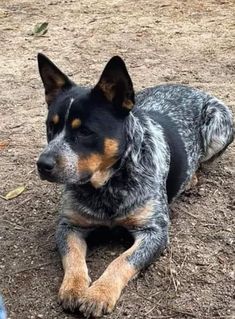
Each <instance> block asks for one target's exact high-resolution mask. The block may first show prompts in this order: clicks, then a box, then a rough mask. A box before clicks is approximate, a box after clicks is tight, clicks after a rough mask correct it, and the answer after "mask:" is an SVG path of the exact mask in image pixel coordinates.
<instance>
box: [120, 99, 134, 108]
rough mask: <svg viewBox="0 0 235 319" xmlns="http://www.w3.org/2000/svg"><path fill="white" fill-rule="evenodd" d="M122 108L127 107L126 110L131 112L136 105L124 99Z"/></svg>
mask: <svg viewBox="0 0 235 319" xmlns="http://www.w3.org/2000/svg"><path fill="white" fill-rule="evenodd" d="M122 106H123V107H125V108H126V109H128V110H131V109H132V108H133V106H134V103H133V102H132V101H131V100H129V99H124V101H123V103H122Z"/></svg>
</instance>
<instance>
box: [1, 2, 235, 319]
mask: <svg viewBox="0 0 235 319" xmlns="http://www.w3.org/2000/svg"><path fill="white" fill-rule="evenodd" d="M234 12H235V4H234V1H233V0H231V1H229V0H223V1H222V0H214V1H213V0H209V1H196V0H191V1H189V0H188V1H177V0H171V1H170V0H169V1H159V0H157V1H148V0H141V1H135V0H130V1H122V0H119V1H117V0H116V1H107V0H100V1H96V0H91V1H85V0H80V1H79V0H45V1H39V0H34V1H32V0H31V1H29V0H25V1H23V0H22V1H19V0H9V1H7V0H1V3H0V31H1V32H0V43H1V49H0V50H1V57H0V109H1V122H0V141H1V142H2V141H6V142H7V143H9V144H8V145H7V146H5V147H1V148H0V156H1V162H0V163H1V164H0V165H1V170H0V176H1V185H0V187H1V188H0V194H5V193H6V192H8V191H9V190H11V189H14V188H15V187H17V186H19V185H26V191H25V192H24V193H23V194H22V195H21V196H19V197H17V198H16V199H14V200H11V201H7V202H6V201H4V200H3V199H0V205H1V206H0V207H1V208H0V210H1V215H0V244H1V249H0V278H1V279H0V291H1V292H2V293H3V295H4V297H5V300H6V305H7V308H8V312H9V318H11V319H16V318H17V319H25V318H35V319H36V318H48V319H50V318H51V319H52V318H53V319H55V318H75V316H74V315H72V314H66V313H64V312H63V311H62V309H61V308H60V306H59V305H58V304H57V297H56V296H57V291H58V288H59V285H60V282H61V279H62V269H61V264H60V259H59V257H58V254H57V251H56V248H55V241H54V230H55V226H56V219H57V211H58V207H59V199H60V190H59V188H58V187H56V186H54V185H50V184H47V183H43V182H41V181H40V180H39V178H38V177H37V174H36V171H35V160H36V158H37V156H38V154H39V152H40V150H41V149H42V146H43V144H44V143H45V132H44V126H43V123H44V119H45V114H46V106H45V103H44V97H43V90H42V85H41V82H40V79H39V76H38V73H37V66H36V54H37V52H44V53H46V54H48V55H49V56H50V57H51V58H52V59H54V61H56V62H57V64H58V65H59V66H60V67H61V68H62V69H63V70H65V71H66V72H67V73H68V74H69V75H71V76H72V78H73V79H74V80H75V81H77V82H78V83H81V84H88V83H92V84H94V83H95V82H96V80H97V79H98V76H99V74H100V72H101V70H102V68H103V66H104V64H105V63H106V61H107V60H108V59H109V58H110V57H111V56H112V55H116V54H119V55H121V56H122V57H123V58H124V59H125V60H126V63H127V65H128V67H129V70H130V74H131V75H132V77H133V80H134V83H135V87H136V89H141V88H143V87H147V86H150V85H155V84H159V83H164V82H174V83H184V84H189V85H192V86H195V87H197V88H201V89H204V90H207V91H209V92H211V93H212V94H214V95H216V96H218V97H220V98H221V99H223V100H224V101H225V102H226V103H227V104H228V105H229V106H230V107H231V108H232V109H233V111H235V100H234V83H235V67H234V66H235V56H234V49H235V24H234ZM44 21H47V22H49V31H48V33H47V34H46V35H45V36H44V37H38V38H35V37H32V36H30V35H28V33H29V32H31V31H32V29H33V27H34V25H35V24H36V23H38V22H44ZM7 143H6V144H7ZM234 160H235V149H234V146H231V147H229V149H228V151H227V152H226V153H225V154H224V155H223V157H222V158H221V159H220V160H219V161H218V162H217V163H215V164H214V165H213V166H211V167H208V168H206V169H204V171H203V172H202V173H201V177H200V182H199V185H198V186H197V187H196V188H194V189H193V190H192V191H189V192H188V193H186V194H185V195H183V196H182V197H181V199H180V200H178V201H177V203H176V204H175V205H174V207H173V216H174V218H173V220H172V226H171V244H170V247H169V249H168V251H167V252H166V253H165V255H164V256H163V257H162V258H161V259H160V260H159V261H157V262H155V263H154V264H152V265H151V266H150V267H149V268H148V269H147V270H146V271H144V272H142V273H141V275H140V276H139V277H138V278H137V279H136V280H134V281H133V282H132V283H130V285H129V286H128V287H127V288H126V290H125V293H124V294H123V295H122V297H121V299H120V301H119V303H118V305H117V308H116V310H115V312H114V313H113V314H111V315H110V316H107V318H114V319H117V318H138V319H140V318H179V319H180V318H208V319H209V318H210V319H211V318H232V316H233V315H232V312H233V309H232V308H233V305H234V303H233V301H234V299H233V298H234V291H233V290H234V286H233V283H234V282H233V280H234V269H233V260H234V247H233V246H232V245H233V240H234V198H235V196H234V195H235V192H234V176H235V168H234ZM125 245H126V241H125V240H124V239H123V240H121V241H120V240H115V239H109V240H108V242H107V243H106V244H105V245H101V246H99V249H98V248H97V247H96V248H95V249H94V248H92V249H91V250H90V252H89V254H88V266H89V268H90V269H91V277H92V278H96V277H97V276H98V275H99V274H100V273H101V272H102V271H103V269H104V268H105V266H106V265H107V264H108V262H110V261H111V260H112V259H113V258H114V257H115V256H116V255H118V254H119V253H120V251H122V250H123V249H124V247H125ZM77 317H78V318H79V315H78V316H77Z"/></svg>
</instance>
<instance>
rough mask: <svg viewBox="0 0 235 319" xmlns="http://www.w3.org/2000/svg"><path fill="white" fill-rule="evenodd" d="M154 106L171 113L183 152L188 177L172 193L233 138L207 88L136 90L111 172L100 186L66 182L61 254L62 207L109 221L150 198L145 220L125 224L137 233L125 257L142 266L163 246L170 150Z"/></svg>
mask: <svg viewBox="0 0 235 319" xmlns="http://www.w3.org/2000/svg"><path fill="white" fill-rule="evenodd" d="M154 112H158V113H160V114H161V115H162V116H163V117H164V116H166V117H169V118H171V120H172V121H173V122H174V124H175V125H176V127H177V134H179V135H180V137H181V140H182V142H183V145H184V148H185V151H186V155H187V159H186V161H187V172H186V178H185V180H184V181H183V183H182V187H181V188H180V190H179V191H178V192H177V194H176V195H175V197H177V196H178V195H179V194H180V193H181V192H182V191H183V190H184V189H185V186H186V185H187V183H188V182H189V181H190V179H191V178H192V176H193V174H194V173H195V172H196V170H197V169H198V167H199V165H200V163H201V162H204V161H208V160H210V159H212V158H214V157H215V156H216V155H217V154H219V153H221V152H222V151H223V150H224V149H225V148H226V147H227V146H228V145H229V144H230V143H231V141H232V139H233V123H232V115H231V112H230V110H229V109H228V107H226V106H225V105H224V104H223V103H222V102H220V101H219V100H217V99H215V98H213V97H211V96H210V95H208V94H207V93H204V92H201V91H199V90H196V89H192V88H189V87H186V86H181V85H162V86H157V87H154V88H149V89H146V90H144V91H142V92H140V93H138V94H137V96H136V105H135V107H134V109H133V111H132V112H130V114H129V116H128V117H127V119H126V123H125V135H126V140H127V147H126V153H125V154H124V157H123V159H122V161H121V163H120V165H119V167H117V168H115V169H114V170H113V172H112V176H111V178H110V179H109V180H108V181H107V183H106V184H105V185H104V186H103V187H101V188H99V189H94V188H91V187H89V186H86V185H74V184H73V185H71V184H68V185H66V186H65V190H64V202H63V208H62V213H61V216H62V217H61V218H62V220H61V224H60V226H59V231H58V232H57V241H58V246H59V248H60V251H61V253H62V254H64V253H65V250H66V249H65V237H66V236H65V233H66V230H68V231H71V228H69V227H68V224H67V222H66V220H65V218H64V217H63V215H64V213H63V212H65V211H68V210H72V211H75V212H77V213H78V214H80V215H83V216H85V217H88V218H93V219H94V221H99V223H100V224H102V223H103V224H104V225H109V226H110V227H112V226H115V220H116V219H117V218H118V217H120V216H125V215H128V213H130V212H131V211H133V210H134V209H135V208H137V207H144V206H145V204H147V203H148V202H149V201H154V203H155V205H154V214H153V216H152V217H151V219H150V220H149V222H148V223H147V224H146V225H145V226H143V227H139V228H135V229H129V230H130V231H131V233H132V234H133V236H134V237H135V238H140V239H141V245H140V247H139V249H138V250H137V251H135V252H134V253H133V255H132V256H130V257H129V261H130V262H131V263H133V264H134V265H135V266H136V267H137V268H142V267H143V266H146V265H147V264H149V262H150V261H151V260H153V258H154V257H155V256H157V255H159V253H160V252H161V251H162V249H164V248H165V247H166V245H167V242H168V224H169V213H168V211H169V208H168V199H167V192H166V179H167V176H168V172H169V166H170V150H169V145H168V143H167V141H166V138H165V136H164V128H163V127H162V126H161V125H160V124H159V123H158V119H157V116H154ZM63 226H64V227H63ZM77 230H78V229H77ZM91 230H92V229H91ZM72 231H74V229H72ZM79 231H80V235H82V236H86V235H87V234H88V230H87V229H86V232H84V231H83V230H82V229H79Z"/></svg>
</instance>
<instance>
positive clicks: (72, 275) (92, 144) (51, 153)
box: [37, 53, 234, 317]
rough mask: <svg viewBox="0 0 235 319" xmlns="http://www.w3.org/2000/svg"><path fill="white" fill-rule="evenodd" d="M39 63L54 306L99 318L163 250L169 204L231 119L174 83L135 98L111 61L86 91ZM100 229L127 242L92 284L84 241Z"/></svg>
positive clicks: (41, 59) (213, 102)
mask: <svg viewBox="0 0 235 319" xmlns="http://www.w3.org/2000/svg"><path fill="white" fill-rule="evenodd" d="M38 66H39V73H40V76H41V79H42V82H43V85H44V88H45V97H46V102H47V105H48V116H47V120H46V127H47V140H48V145H47V146H46V148H45V149H44V151H43V152H42V153H41V155H40V156H39V159H38V161H37V167H38V172H39V175H40V177H41V179H45V180H47V181H50V182H54V183H60V184H63V185H64V192H63V205H62V208H61V211H60V219H59V224H58V228H57V232H56V241H57V245H58V250H59V252H60V255H61V257H62V264H63V268H64V278H63V282H62V285H61V287H60V290H59V301H60V303H61V304H62V306H63V308H64V309H69V310H70V311H74V310H78V309H79V310H80V312H82V313H83V314H84V316H85V317H90V316H94V317H100V316H102V315H103V314H106V313H110V312H111V311H112V310H113V309H114V307H115V305H116V303H117V300H118V299H119V297H120V295H121V292H122V290H123V288H124V287H125V286H126V285H127V283H128V282H129V281H130V280H131V279H132V278H133V277H135V276H136V275H137V274H138V273H139V271H140V270H141V269H143V268H144V267H146V266H148V265H149V264H150V263H151V262H152V261H154V260H155V259H156V258H157V257H158V256H159V255H160V254H161V252H162V251H163V250H164V249H165V248H166V246H167V244H168V227H169V204H170V203H172V202H173V201H174V200H175V199H176V198H177V197H178V196H179V194H181V193H182V192H183V191H184V190H185V189H186V187H187V185H188V183H190V181H191V180H194V178H195V173H196V171H197V169H198V168H199V165H200V164H201V163H203V162H208V161H211V160H213V159H215V158H216V157H217V156H219V155H220V154H222V153H223V152H224V151H225V149H226V148H227V146H228V145H229V144H230V143H231V142H232V140H233V136H234V130H233V120H232V114H231V112H230V110H229V108H228V107H227V106H225V105H224V104H223V103H222V102H221V101H219V100H218V99H217V98H215V97H212V96H210V95H209V94H207V93H205V92H202V91H199V90H197V89H194V88H191V87H187V86H183V85H173V84H166V85H159V86H156V87H153V88H147V89H144V90H143V91H141V92H139V93H137V94H135V93H134V89H133V84H132V80H131V78H130V75H129V73H128V71H127V68H126V65H125V63H124V61H123V60H122V59H121V58H120V57H118V56H114V57H113V58H111V60H110V61H109V62H108V63H107V65H106V66H105V68H104V70H103V73H102V74H101V77H100V79H99V81H98V83H97V84H96V85H95V86H94V87H81V86H78V85H76V84H75V83H74V82H72V81H71V79H69V78H68V77H67V76H66V75H65V74H64V73H63V72H62V71H61V70H60V69H59V68H58V67H57V66H56V65H55V64H53V63H52V62H51V61H50V60H49V59H48V58H47V57H46V56H44V55H43V54H40V53H39V54H38ZM100 226H107V227H109V228H113V227H116V226H121V227H123V228H125V229H127V230H128V231H129V233H130V234H131V235H132V237H133V239H134V241H133V245H132V246H131V247H130V248H129V249H128V250H126V251H125V252H124V253H123V254H121V255H120V256H119V257H118V258H116V259H115V260H114V261H113V262H111V264H110V265H109V266H108V267H107V269H106V270H105V271H104V273H103V274H102V275H101V277H100V278H99V279H98V280H96V281H95V282H93V283H92V284H91V281H90V278H89V275H88V269H87V265H86V250H87V244H86V239H87V236H88V235H89V234H90V233H91V232H92V231H93V230H95V229H97V228H98V227H100Z"/></svg>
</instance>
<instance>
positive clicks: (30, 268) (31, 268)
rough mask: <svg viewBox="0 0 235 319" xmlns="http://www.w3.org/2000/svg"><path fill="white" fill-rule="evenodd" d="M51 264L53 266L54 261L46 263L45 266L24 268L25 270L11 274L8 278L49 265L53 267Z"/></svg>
mask: <svg viewBox="0 0 235 319" xmlns="http://www.w3.org/2000/svg"><path fill="white" fill-rule="evenodd" d="M51 264H53V262H52V261H50V262H47V263H44V264H40V265H34V266H31V267H27V268H23V269H20V270H17V271H15V272H13V273H11V274H9V275H8V276H14V275H17V274H20V273H22V272H25V271H30V270H36V269H40V268H41V267H44V266H48V265H51Z"/></svg>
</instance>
